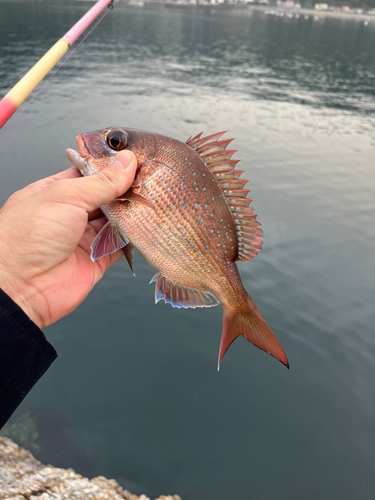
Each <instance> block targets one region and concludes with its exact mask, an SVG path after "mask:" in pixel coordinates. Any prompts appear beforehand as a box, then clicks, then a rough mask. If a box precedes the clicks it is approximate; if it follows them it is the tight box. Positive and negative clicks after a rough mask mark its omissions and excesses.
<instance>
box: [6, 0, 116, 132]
mask: <svg viewBox="0 0 375 500" xmlns="http://www.w3.org/2000/svg"><path fill="white" fill-rule="evenodd" d="M118 1H119V0H112V2H111V3H110V4H108V10H106V11H105V12H104V14H103V15H102V17H101V18H100V19H99V21H97V22H96V24H94V26H93V27H92V28H91V29H90V31H89V32H88V33H86V35H85V36H84V37H83V38H82V40H81V41H80V42H79V44H78V45H77V46H76V47H74V49H73V50H72V51H71V52H69V54H68V55H67V56H66V57H65V59H63V61H62V63H61V64H60V65H59V66H58V67H57V69H56V70H55V71H54V72H53V73H52V75H51V76H50V77H49V78H48V80H46V81H45V82H44V83H43V85H42V86H41V87H40V89H39V90H38V91H37V92H36V94H35V95H34V96H33V97H32V98H31V99H30V101H28V102H27V103H26V104H25V105H24V106H22V108H21V109H20V110H19V111H17V112H16V113H15V115H14V117H13V119H12V120H10V122H9V123H8V125H7V126H6V127H5V128H3V129H2V130H1V131H0V137H1V136H2V135H3V134H4V133H5V132H6V131H7V130H8V129H9V127H10V126H11V125H13V123H14V122H15V121H16V120H17V118H18V117H19V116H20V115H22V113H23V112H24V111H25V109H27V107H28V106H29V105H30V104H31V103H32V102H33V100H34V99H35V98H36V97H37V96H38V95H39V94H40V93H41V92H42V90H43V89H44V87H45V86H46V85H47V84H48V83H49V82H50V81H51V80H52V78H53V77H54V76H55V75H56V73H57V72H58V71H60V69H61V68H62V67H63V66H64V64H65V63H66V62H67V60H68V59H70V58H71V57H72V55H73V54H74V52H75V51H76V50H77V49H78V47H79V46H80V45H81V44H82V43H83V42H84V41H85V40H86V38H87V37H88V36H89V35H90V34H91V33H92V32H93V31H94V29H95V28H96V27H97V26H98V24H99V23H101V22H102V21H103V19H104V18H105V16H106V15H107V14H109V12H110V11H111V10H112V9H113V7H114V6H115V5H116V4H117V2H118Z"/></svg>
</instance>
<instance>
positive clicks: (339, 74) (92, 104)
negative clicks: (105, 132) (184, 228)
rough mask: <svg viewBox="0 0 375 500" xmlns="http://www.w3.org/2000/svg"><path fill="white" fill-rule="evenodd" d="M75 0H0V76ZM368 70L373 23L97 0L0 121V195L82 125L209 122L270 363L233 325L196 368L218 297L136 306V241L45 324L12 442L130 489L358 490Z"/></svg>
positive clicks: (373, 364) (198, 499) (197, 127)
mask: <svg viewBox="0 0 375 500" xmlns="http://www.w3.org/2000/svg"><path fill="white" fill-rule="evenodd" d="M89 5H90V4H88V3H85V2H65V1H64V2H63V1H60V2H59V1H54V2H37V3H34V2H27V3H26V2H10V1H2V2H0V91H1V92H2V93H5V92H6V91H7V90H8V89H9V88H10V87H11V86H12V85H13V84H14V83H15V82H16V81H17V80H18V78H20V77H21V76H22V75H23V74H24V73H25V71H26V70H28V69H29V67H30V66H31V65H32V64H33V63H34V62H35V61H36V60H37V59H38V58H39V57H40V56H41V55H42V54H43V53H44V52H45V51H46V50H47V49H48V48H49V47H50V46H51V45H52V44H53V43H54V42H55V40H57V39H58V38H59V37H61V36H62V35H63V34H64V33H65V32H66V31H67V30H68V29H69V27H70V26H71V25H72V24H73V23H74V22H75V21H76V20H77V19H78V18H79V17H80V16H81V15H83V13H84V12H85V11H86V10H87V9H88V7H89ZM374 77H375V23H374V22H370V23H369V24H368V25H364V24H363V22H360V21H355V20H351V19H343V20H342V19H328V18H327V19H323V18H322V19H319V20H314V19H312V18H311V17H310V18H308V19H305V18H303V17H302V18H299V19H295V18H291V19H289V18H280V17H274V16H269V15H266V14H265V13H262V12H256V11H241V12H231V13H229V12H228V13H225V14H224V13H217V12H193V11H190V12H189V11H169V10H167V9H163V8H162V7H157V6H146V7H144V8H136V7H133V8H132V7H128V6H125V5H117V6H116V8H115V10H114V11H113V12H111V13H110V14H109V15H108V16H107V17H106V18H105V19H104V21H103V22H102V23H101V24H100V25H99V26H98V28H97V29H96V30H95V31H94V32H93V33H92V34H91V35H90V37H89V38H88V39H87V40H86V41H85V42H84V44H83V45H82V46H81V47H80V48H79V49H78V51H77V52H76V53H75V54H74V55H73V56H72V58H71V59H70V60H69V62H68V63H67V64H66V65H65V66H64V67H63V68H62V69H61V71H59V72H58V74H57V75H56V76H55V78H54V79H53V80H52V82H51V83H50V84H48V86H47V87H46V89H45V91H44V92H43V93H42V94H40V95H39V96H38V97H37V98H36V99H35V100H34V102H33V103H32V104H31V105H30V106H29V107H28V108H27V110H26V111H25V112H24V113H23V114H22V115H21V116H20V117H19V118H18V119H17V121H16V122H15V123H14V124H13V125H12V126H11V127H10V128H9V130H8V131H7V132H6V133H5V134H4V135H3V136H2V137H1V138H0V157H1V160H0V162H1V171H0V199H1V202H4V201H5V200H6V198H7V197H8V196H9V195H10V194H11V193H12V192H13V191H14V190H16V189H19V188H21V187H23V186H24V185H26V184H28V183H30V182H31V181H34V180H36V179H39V178H41V177H43V176H48V175H51V174H53V173H55V172H57V171H60V170H63V169H65V168H68V167H69V162H68V160H67V159H66V157H65V149H66V148H67V147H75V136H76V135H77V134H80V133H82V132H86V131H90V130H95V129H98V128H104V127H106V126H108V125H121V126H128V127H135V128H141V129H148V130H153V131H158V132H161V133H164V134H166V135H170V136H173V137H176V138H178V139H180V140H186V139H187V138H188V137H189V136H190V135H192V134H196V133H198V132H200V131H202V130H203V131H204V132H206V133H214V132H217V131H220V130H227V129H230V135H231V136H233V137H235V138H236V141H235V143H234V145H235V147H236V148H237V149H238V153H237V155H236V156H237V158H242V162H241V164H240V165H241V167H242V169H243V170H246V174H244V177H245V178H248V179H250V184H249V186H250V188H251V189H252V198H253V199H254V202H253V206H254V207H255V208H256V213H257V214H258V220H259V221H260V222H261V223H262V228H263V230H264V247H263V249H262V251H261V252H260V254H259V255H258V256H257V257H256V258H255V259H254V260H253V261H250V262H247V263H241V264H240V266H239V267H240V271H241V275H242V278H243V281H244V284H245V287H246V288H247V290H248V291H249V293H250V294H251V295H252V297H253V298H254V300H255V301H256V303H257V304H258V306H259V308H260V310H261V311H262V313H263V315H264V316H265V318H266V319H267V321H268V324H269V325H270V326H271V328H272V329H273V331H274V332H275V334H276V335H277V337H278V338H279V340H280V342H281V344H282V345H283V347H284V349H285V351H286V352H287V354H288V358H289V361H290V366H291V368H290V370H289V371H288V370H286V369H285V368H284V367H283V366H282V365H281V364H280V363H278V362H277V361H276V360H274V359H273V358H271V357H270V356H267V355H266V354H265V353H263V352H261V351H259V350H257V349H256V348H254V347H253V346H251V345H250V344H248V343H247V342H246V341H245V340H244V339H242V338H241V339H239V340H237V341H236V342H235V343H234V344H233V346H231V348H230V350H229V352H228V353H227V354H226V356H225V358H224V361H223V363H222V367H221V370H220V372H219V373H217V371H216V362H217V355H218V347H219V342H220V335H221V324H222V313H221V308H220V307H218V308H214V309H212V310H187V311H181V310H174V309H172V308H171V307H170V306H169V305H165V304H158V305H157V306H155V305H154V303H153V302H154V301H153V286H149V285H148V282H149V280H150V278H151V277H152V275H153V270H152V269H151V268H150V267H149V266H148V265H147V264H146V263H145V262H144V261H143V259H142V258H141V257H140V256H139V255H138V256H137V258H136V261H135V269H136V273H137V278H134V277H133V276H132V274H131V273H130V271H129V269H128V268H127V264H126V262H125V260H123V262H119V263H118V264H117V265H116V266H115V267H114V268H112V269H111V270H110V271H109V272H108V273H107V275H106V276H105V278H104V279H103V281H102V282H101V283H100V284H99V285H98V286H97V287H96V288H95V290H94V291H93V292H92V293H91V294H90V296H89V297H88V299H87V300H86V301H85V303H84V304H83V305H82V306H80V307H79V308H78V309H77V310H76V311H75V312H74V313H73V314H71V315H70V316H69V317H68V318H65V319H63V320H61V321H60V322H59V323H57V324H55V325H53V326H52V327H50V328H48V329H47V330H46V331H45V334H46V336H47V338H48V339H49V340H50V342H51V343H52V344H53V345H54V346H55V348H56V349H57V351H58V353H59V357H58V360H57V361H56V362H55V363H54V364H53V366H52V367H51V368H50V370H49V371H48V372H47V374H46V375H45V376H44V377H43V379H42V380H41V381H40V382H39V383H38V384H37V386H36V387H35V388H34V389H33V390H32V392H31V393H30V394H29V395H28V397H27V398H26V399H25V400H24V402H23V403H22V405H21V407H20V408H19V410H18V411H17V414H16V415H15V416H14V418H13V421H16V420H17V419H20V418H21V419H23V420H22V421H23V422H25V421H28V420H27V419H29V423H28V424H27V423H26V424H25V423H24V428H23V431H22V432H23V434H22V433H21V431H20V433H19V436H20V437H19V440H20V442H24V441H22V439H23V440H25V439H26V438H25V435H26V434H27V433H29V434H30V430H27V429H28V426H29V427H30V428H33V425H34V426H36V428H37V432H38V433H39V435H36V434H33V436H32V438H30V437H29V442H30V443H31V445H30V446H31V447H32V451H33V452H34V453H35V455H36V456H37V457H39V458H41V459H42V460H44V461H46V462H50V463H52V464H55V465H58V466H65V467H68V466H73V467H74V468H75V469H76V470H77V471H79V472H81V473H83V474H87V475H89V476H93V475H98V474H102V475H105V476H107V477H113V478H115V479H117V480H118V481H119V482H120V483H121V484H122V485H124V486H126V487H128V488H129V489H131V490H132V491H134V492H138V493H140V492H145V493H147V494H148V495H150V496H151V497H152V498H154V497H155V496H157V495H159V494H161V493H165V494H167V493H179V494H180V495H181V496H182V498H183V500H228V498H236V499H238V500H250V499H251V500H253V499H254V500H271V499H272V500H274V499H278V500H284V499H285V500H286V499H288V500H300V499H304V500H316V499H317V498H319V499H332V498H337V499H340V500H353V499H373V498H374V491H375V460H374V456H375V390H374V386H375V332H374V325H375V312H374V297H375V273H374V271H375V264H374V262H375V259H374V257H375V225H374V215H375V182H374V181H375V175H374V152H375V104H374V102H375V101H374V97H375V87H374V84H375V78H374ZM27 412H29V413H27ZM25 414H26V416H25ZM30 422H31V423H30ZM21 434H22V435H21Z"/></svg>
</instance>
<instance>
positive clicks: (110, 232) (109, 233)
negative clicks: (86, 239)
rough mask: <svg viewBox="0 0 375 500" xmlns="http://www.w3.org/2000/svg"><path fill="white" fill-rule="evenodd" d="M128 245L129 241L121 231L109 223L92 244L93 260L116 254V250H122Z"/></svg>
mask: <svg viewBox="0 0 375 500" xmlns="http://www.w3.org/2000/svg"><path fill="white" fill-rule="evenodd" d="M128 243H129V240H128V239H127V238H126V237H125V236H124V235H122V234H121V233H120V230H119V229H118V228H117V227H116V226H113V225H112V224H111V223H110V222H107V224H106V225H105V226H103V227H102V229H101V230H100V231H99V233H98V234H97V235H96V237H95V239H94V241H93V242H92V243H91V260H92V261H95V260H97V259H100V257H104V256H105V255H109V254H111V253H113V252H116V250H120V248H123V247H124V246H125V245H127V244H128Z"/></svg>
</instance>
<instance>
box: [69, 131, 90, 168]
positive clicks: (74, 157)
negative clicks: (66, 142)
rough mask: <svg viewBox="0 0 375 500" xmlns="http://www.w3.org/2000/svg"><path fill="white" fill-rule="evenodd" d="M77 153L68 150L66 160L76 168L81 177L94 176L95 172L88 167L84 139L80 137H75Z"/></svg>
mask: <svg viewBox="0 0 375 500" xmlns="http://www.w3.org/2000/svg"><path fill="white" fill-rule="evenodd" d="M76 141H77V146H78V151H75V150H74V149H70V148H68V149H67V150H66V156H67V157H68V160H69V161H70V162H71V163H72V164H73V165H74V166H75V167H77V168H78V170H79V171H80V172H81V174H82V175H83V176H87V175H91V174H95V172H96V170H95V169H94V168H93V167H92V166H91V165H90V163H89V159H90V153H89V151H88V149H87V147H86V144H85V141H84V138H83V137H82V136H81V135H78V136H77V137H76Z"/></svg>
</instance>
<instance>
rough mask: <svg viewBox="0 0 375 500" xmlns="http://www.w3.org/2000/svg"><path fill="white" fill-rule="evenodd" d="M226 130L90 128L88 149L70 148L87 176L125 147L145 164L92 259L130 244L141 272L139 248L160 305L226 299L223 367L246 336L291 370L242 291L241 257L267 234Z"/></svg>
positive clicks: (114, 207) (83, 145) (113, 209)
mask: <svg viewBox="0 0 375 500" xmlns="http://www.w3.org/2000/svg"><path fill="white" fill-rule="evenodd" d="M223 134H224V132H222V133H219V134H214V135H211V136H209V137H204V138H201V134H199V135H197V136H196V137H194V138H190V139H188V141H187V142H186V143H182V142H180V141H177V140H175V139H172V138H170V137H165V136H162V135H159V134H154V133H151V132H145V131H141V130H135V129H125V128H121V127H109V128H107V129H105V130H100V131H95V132H90V133H86V134H82V135H80V136H78V137H77V145H78V148H79V152H77V151H74V150H72V149H68V150H67V155H68V158H69V160H70V161H71V162H72V163H73V164H74V165H76V166H77V167H78V168H79V170H80V171H81V173H82V174H83V175H91V174H93V173H95V172H97V171H99V170H101V169H103V168H105V167H107V166H108V165H110V164H111V163H112V162H113V160H114V158H115V156H116V154H117V153H118V151H121V150H123V149H130V150H131V151H133V152H134V153H135V155H136V157H137V160H138V170H137V176H136V178H135V180H134V183H133V185H132V187H131V189H130V190H129V191H128V192H127V193H125V194H124V196H122V197H121V199H119V200H114V201H113V202H111V203H109V204H108V205H105V206H104V207H102V210H103V212H104V214H105V215H106V217H107V218H108V223H107V225H106V226H105V227H104V228H103V229H102V231H101V232H100V233H99V234H98V236H97V237H96V239H95V241H94V242H93V245H92V254H91V256H92V259H93V260H95V259H97V258H100V257H102V256H103V255H107V254H109V253H112V252H114V251H115V250H118V249H119V248H123V249H124V253H125V256H126V258H127V260H128V262H129V264H130V267H131V268H132V249H133V247H135V248H136V249H137V250H138V251H139V252H140V253H141V254H142V255H143V257H144V258H145V259H146V261H147V262H148V263H149V264H150V265H151V266H152V267H153V268H154V269H155V270H156V271H157V273H156V274H155V276H154V278H153V279H152V281H155V282H156V286H155V301H156V302H158V301H159V300H161V299H164V301H165V302H167V303H170V304H171V305H172V306H173V307H178V308H181V307H183V308H189V307H192V308H194V307H211V306H215V305H217V304H218V303H219V302H221V303H222V305H223V333H222V338H221V344H220V351H219V365H220V362H221V360H222V358H223V356H224V354H225V352H226V351H227V349H228V347H229V346H230V344H231V343H232V342H233V341H234V340H235V339H236V338H237V337H238V336H239V335H243V336H244V337H245V338H246V339H247V340H249V341H250V342H252V343H253V344H254V345H256V346H257V347H259V348H260V349H262V350H264V351H266V352H268V353H269V354H271V355H272V356H274V357H275V358H276V359H278V360H279V361H281V362H282V363H283V364H284V365H285V366H287V367H288V366H289V365H288V360H287V357H286V355H285V353H284V351H283V349H282V347H281V346H280V344H279V342H278V341H277V339H276V337H275V336H274V334H273V333H272V331H271V330H270V328H269V327H268V325H267V323H266V322H265V320H264V318H263V316H262V315H261V313H260V311H259V309H258V308H257V306H256V305H255V303H254V301H253V300H252V298H251V297H250V295H249V294H248V293H247V292H246V290H245V289H244V287H243V284H242V281H241V278H240V275H239V273H238V269H237V266H236V261H238V260H242V261H245V260H250V259H252V258H253V257H254V256H255V255H256V254H257V253H258V252H259V250H260V249H261V246H262V241H263V238H262V231H261V229H260V224H259V223H258V222H257V221H256V216H255V215H254V214H253V213H252V212H253V208H252V207H249V204H250V202H251V201H252V200H251V199H249V198H247V194H248V193H249V190H247V189H245V188H244V185H245V184H246V183H247V181H246V180H243V179H240V178H239V177H240V175H241V174H242V171H240V170H235V165H236V163H238V161H239V160H232V159H231V157H232V155H233V154H234V153H235V152H236V150H227V149H226V148H227V146H228V144H229V143H230V142H231V140H222V141H220V138H221V136H222V135H223Z"/></svg>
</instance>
